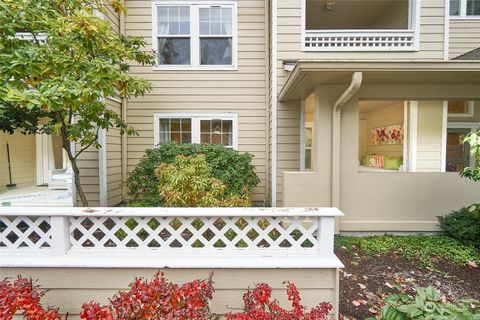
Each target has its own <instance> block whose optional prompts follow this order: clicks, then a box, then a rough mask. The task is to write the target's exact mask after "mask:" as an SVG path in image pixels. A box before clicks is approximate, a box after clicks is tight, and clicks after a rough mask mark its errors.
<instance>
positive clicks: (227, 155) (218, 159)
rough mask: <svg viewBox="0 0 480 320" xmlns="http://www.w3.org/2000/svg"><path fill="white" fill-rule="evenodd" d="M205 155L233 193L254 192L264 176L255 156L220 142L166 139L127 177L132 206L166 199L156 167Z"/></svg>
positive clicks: (214, 173)
mask: <svg viewBox="0 0 480 320" xmlns="http://www.w3.org/2000/svg"><path fill="white" fill-rule="evenodd" d="M198 154H203V155H205V158H206V160H207V163H208V165H209V167H210V168H211V170H212V175H213V177H214V178H217V179H219V180H220V181H222V182H223V183H224V184H225V185H226V186H227V190H226V193H227V194H229V195H239V196H242V195H244V194H245V193H247V192H252V191H253V188H254V187H255V186H256V185H258V183H259V182H260V179H259V178H258V176H257V175H256V173H255V167H254V166H253V165H252V164H251V163H252V158H253V156H252V155H251V154H249V153H240V152H238V151H236V150H233V149H229V148H225V147H223V146H221V145H216V144H176V143H165V144H162V145H161V146H160V147H157V148H155V149H149V150H147V151H146V152H145V155H144V156H143V158H142V160H140V162H139V163H138V164H137V166H136V167H135V169H134V170H133V171H132V173H131V174H130V176H129V177H128V179H127V188H128V194H129V196H130V198H131V202H130V203H129V206H137V207H143V206H153V207H156V206H162V204H163V201H162V198H161V196H160V195H159V193H158V183H159V182H158V179H157V177H156V176H155V169H157V168H158V167H159V166H160V164H162V163H172V162H174V160H175V157H176V156H177V155H184V156H196V155H198Z"/></svg>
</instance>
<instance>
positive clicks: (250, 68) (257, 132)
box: [126, 0, 268, 203]
mask: <svg viewBox="0 0 480 320" xmlns="http://www.w3.org/2000/svg"><path fill="white" fill-rule="evenodd" d="M237 4H238V65H239V66H238V71H195V70H187V71H164V70H163V71H153V70H152V67H151V66H138V65H133V66H132V72H133V74H134V75H136V76H139V77H143V78H145V79H148V80H150V81H151V83H152V86H153V90H152V92H150V93H149V94H147V95H146V96H144V97H140V98H136V99H131V100H129V101H128V106H127V121H128V123H129V124H130V125H132V126H133V127H134V128H135V129H136V130H137V131H138V133H139V136H137V137H128V171H129V172H131V170H132V169H133V168H134V166H135V165H136V164H137V163H138V161H139V160H140V159H141V157H142V156H143V154H144V152H145V150H146V149H149V148H153V147H154V137H153V135H154V132H153V114H154V113H159V112H165V113H180V112H181V113H225V112H231V113H236V114H238V149H239V151H241V152H249V153H252V154H253V155H254V160H253V164H254V165H255V167H256V170H257V174H258V176H259V177H260V179H261V183H260V184H259V186H258V187H257V188H255V190H254V200H255V201H256V202H259V203H263V202H264V201H265V199H266V179H267V177H266V172H267V168H266V165H267V132H266V126H267V125H268V122H267V116H266V104H267V85H266V82H267V81H266V80H267V72H268V71H267V67H268V63H267V61H266V60H267V59H266V54H265V50H266V49H267V39H266V32H267V30H266V22H265V20H266V19H265V14H266V12H265V1H264V0H246V1H238V2H237ZM126 6H127V10H128V16H127V17H126V33H127V35H132V36H141V37H143V38H144V39H145V41H146V42H147V43H148V45H147V49H150V46H151V43H152V32H151V28H152V23H151V21H152V14H151V8H152V3H151V1H126Z"/></svg>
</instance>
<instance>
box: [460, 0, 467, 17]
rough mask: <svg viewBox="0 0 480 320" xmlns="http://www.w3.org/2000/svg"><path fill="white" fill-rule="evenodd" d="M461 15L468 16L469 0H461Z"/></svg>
mask: <svg viewBox="0 0 480 320" xmlns="http://www.w3.org/2000/svg"><path fill="white" fill-rule="evenodd" d="M460 16H461V17H466V16H467V0H460Z"/></svg>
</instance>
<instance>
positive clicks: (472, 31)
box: [449, 19, 480, 59]
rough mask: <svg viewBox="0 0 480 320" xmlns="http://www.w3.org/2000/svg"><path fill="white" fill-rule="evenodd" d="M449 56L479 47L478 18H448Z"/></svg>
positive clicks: (479, 23) (479, 27)
mask: <svg viewBox="0 0 480 320" xmlns="http://www.w3.org/2000/svg"><path fill="white" fill-rule="evenodd" d="M449 37H450V42H449V57H450V59H453V58H455V57H458V56H460V55H462V54H465V53H467V52H470V51H472V50H474V49H476V48H478V47H480V19H450V34H449Z"/></svg>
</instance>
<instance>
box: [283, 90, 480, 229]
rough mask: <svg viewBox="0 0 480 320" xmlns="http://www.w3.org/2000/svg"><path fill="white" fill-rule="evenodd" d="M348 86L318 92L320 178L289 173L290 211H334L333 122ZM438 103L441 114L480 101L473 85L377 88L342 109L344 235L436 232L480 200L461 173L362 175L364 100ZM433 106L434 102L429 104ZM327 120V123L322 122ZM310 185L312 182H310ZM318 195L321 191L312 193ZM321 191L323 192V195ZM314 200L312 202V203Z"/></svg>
mask: <svg viewBox="0 0 480 320" xmlns="http://www.w3.org/2000/svg"><path fill="white" fill-rule="evenodd" d="M346 87H347V85H344V86H340V85H337V86H333V85H332V86H320V87H318V88H317V89H316V94H318V97H317V105H318V111H317V112H319V114H321V115H323V117H320V119H323V120H321V122H319V124H318V126H317V127H318V128H319V130H323V131H324V132H323V133H321V132H319V133H318V134H316V139H317V143H318V149H317V151H316V153H317V155H318V161H317V168H318V169H316V170H317V171H316V173H317V175H313V174H310V175H309V176H307V175H306V173H303V174H298V173H297V174H290V173H286V176H287V178H286V181H287V182H289V183H292V185H291V186H285V189H287V190H288V192H289V195H288V197H286V198H285V200H286V202H285V203H284V205H286V206H302V205H303V203H308V204H309V205H315V206H330V205H331V198H330V191H331V170H330V167H331V134H330V125H329V123H328V122H329V121H330V119H331V108H332V106H333V102H334V101H335V99H336V98H337V97H338V96H339V95H340V94H341V93H342V92H343V91H344V90H345V89H346ZM400 97H403V98H405V99H407V100H419V101H421V100H436V103H435V105H437V107H438V108H439V109H440V110H441V108H442V105H443V104H442V103H441V100H444V99H463V98H470V99H479V98H480V92H479V91H478V88H477V87H475V86H473V85H471V86H468V85H462V86H456V85H413V84H412V85H400V84H397V85H373V84H370V85H369V84H366V85H364V86H362V88H361V89H360V91H359V92H358V93H357V95H356V96H354V97H353V98H352V99H351V100H350V101H349V102H348V103H347V104H346V105H345V106H344V107H343V109H342V120H341V126H342V130H341V143H340V145H341V171H340V175H341V177H340V178H341V191H340V210H341V211H342V212H344V213H345V216H344V217H342V218H341V219H340V231H382V232H384V231H433V230H438V229H437V225H436V224H437V216H439V215H443V214H446V213H448V212H450V211H451V210H454V209H458V208H460V207H462V206H465V205H470V204H472V203H475V202H478V201H479V200H480V183H475V182H472V181H470V180H467V179H464V178H460V177H459V176H458V174H457V173H441V172H423V173H421V172H416V173H399V172H392V173H366V172H358V143H359V142H358V139H356V138H354V139H352V134H356V133H357V132H358V126H359V112H358V101H359V100H369V99H371V100H374V99H379V100H389V99H390V100H391V99H399V98H400ZM427 104H428V103H427ZM322 121H323V122H322ZM307 182H308V183H307ZM312 190H315V191H312ZM317 190H318V191H317ZM306 197H308V199H306Z"/></svg>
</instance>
